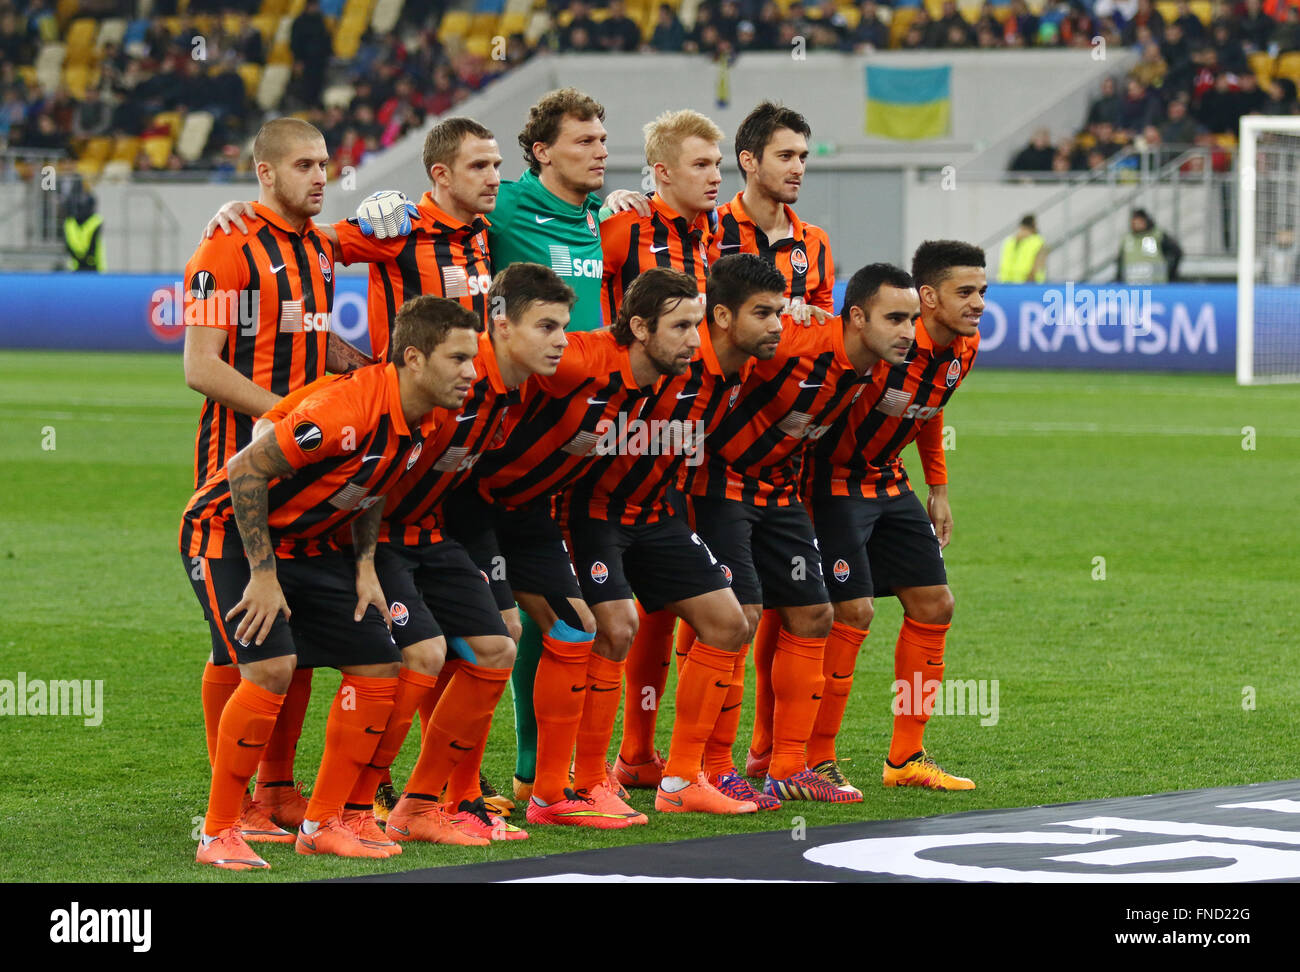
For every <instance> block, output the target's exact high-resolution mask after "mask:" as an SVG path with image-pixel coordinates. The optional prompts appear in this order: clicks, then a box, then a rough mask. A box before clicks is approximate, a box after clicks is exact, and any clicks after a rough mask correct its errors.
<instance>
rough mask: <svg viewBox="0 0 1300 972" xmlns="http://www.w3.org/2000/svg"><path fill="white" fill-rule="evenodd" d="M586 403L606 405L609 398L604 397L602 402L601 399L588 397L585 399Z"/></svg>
mask: <svg viewBox="0 0 1300 972" xmlns="http://www.w3.org/2000/svg"><path fill="white" fill-rule="evenodd" d="M587 404H588V405H608V404H609V399H608V398H607V399H605V400H604V401H603V402H602V401H599V400H598V399H595V398H588V399H587Z"/></svg>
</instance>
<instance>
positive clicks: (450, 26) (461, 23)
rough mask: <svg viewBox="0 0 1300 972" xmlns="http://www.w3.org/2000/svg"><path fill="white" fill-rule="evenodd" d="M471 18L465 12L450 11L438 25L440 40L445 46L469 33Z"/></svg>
mask: <svg viewBox="0 0 1300 972" xmlns="http://www.w3.org/2000/svg"><path fill="white" fill-rule="evenodd" d="M469 24H470V16H469V14H468V13H466V12H465V11H464V10H449V11H448V12H447V13H446V14H444V15H443V18H442V23H440V24H439V25H438V40H440V41H442V42H443V43H444V44H445V43H447V42H448V41H450V40H455V39H457V38H461V37H464V36H465V35H467V34H468V33H469Z"/></svg>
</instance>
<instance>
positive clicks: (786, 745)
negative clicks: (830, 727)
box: [767, 628, 826, 779]
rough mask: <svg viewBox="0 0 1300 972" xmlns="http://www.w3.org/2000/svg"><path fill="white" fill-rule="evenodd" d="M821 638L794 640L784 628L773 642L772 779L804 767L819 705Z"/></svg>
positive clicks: (823, 647) (806, 763)
mask: <svg viewBox="0 0 1300 972" xmlns="http://www.w3.org/2000/svg"><path fill="white" fill-rule="evenodd" d="M825 649H826V639H825V638H797V637H795V636H794V635H792V634H791V633H790V632H788V631H786V630H785V628H782V629H781V634H780V635H779V636H778V637H777V641H776V656H775V657H774V658H773V659H772V692H773V694H774V695H775V704H774V705H773V707H772V766H771V768H770V769H769V770H768V771H767V772H768V775H769V776H771V777H772V778H773V779H784V778H785V777H787V776H794V774H796V773H800V772H802V771H803V770H804V769H805V768H806V767H807V765H808V737H809V736H810V735H812V727H813V723H814V722H815V721H816V720H817V706H818V703H819V702H821V693H822V685H823V684H824V683H825V681H826V676H824V675H823V674H822V655H823V654H824V652H825Z"/></svg>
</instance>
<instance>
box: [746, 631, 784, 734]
mask: <svg viewBox="0 0 1300 972" xmlns="http://www.w3.org/2000/svg"><path fill="white" fill-rule="evenodd" d="M780 634H781V614H780V612H778V611H772V610H768V611H764V612H763V617H762V620H760V621H759V622H758V633H757V634H755V636H754V732H753V737H752V738H751V739H750V743H749V751H750V752H751V753H753V754H754V755H756V756H761V755H762V754H763V753H770V752H771V751H772V709H773V706H774V704H775V702H774V699H773V696H772V659H773V658H774V657H776V641H777V638H778V636H779V635H780Z"/></svg>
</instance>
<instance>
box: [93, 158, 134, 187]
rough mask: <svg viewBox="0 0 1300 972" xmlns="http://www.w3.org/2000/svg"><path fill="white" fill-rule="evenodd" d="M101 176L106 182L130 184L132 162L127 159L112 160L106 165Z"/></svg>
mask: <svg viewBox="0 0 1300 972" xmlns="http://www.w3.org/2000/svg"><path fill="white" fill-rule="evenodd" d="M132 161H134V160H132ZM99 175H100V178H101V179H103V180H104V181H105V182H130V181H131V162H128V161H126V160H125V159H111V160H110V161H108V162H106V163H104V168H103V170H102V171H101V172H100V174H99Z"/></svg>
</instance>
